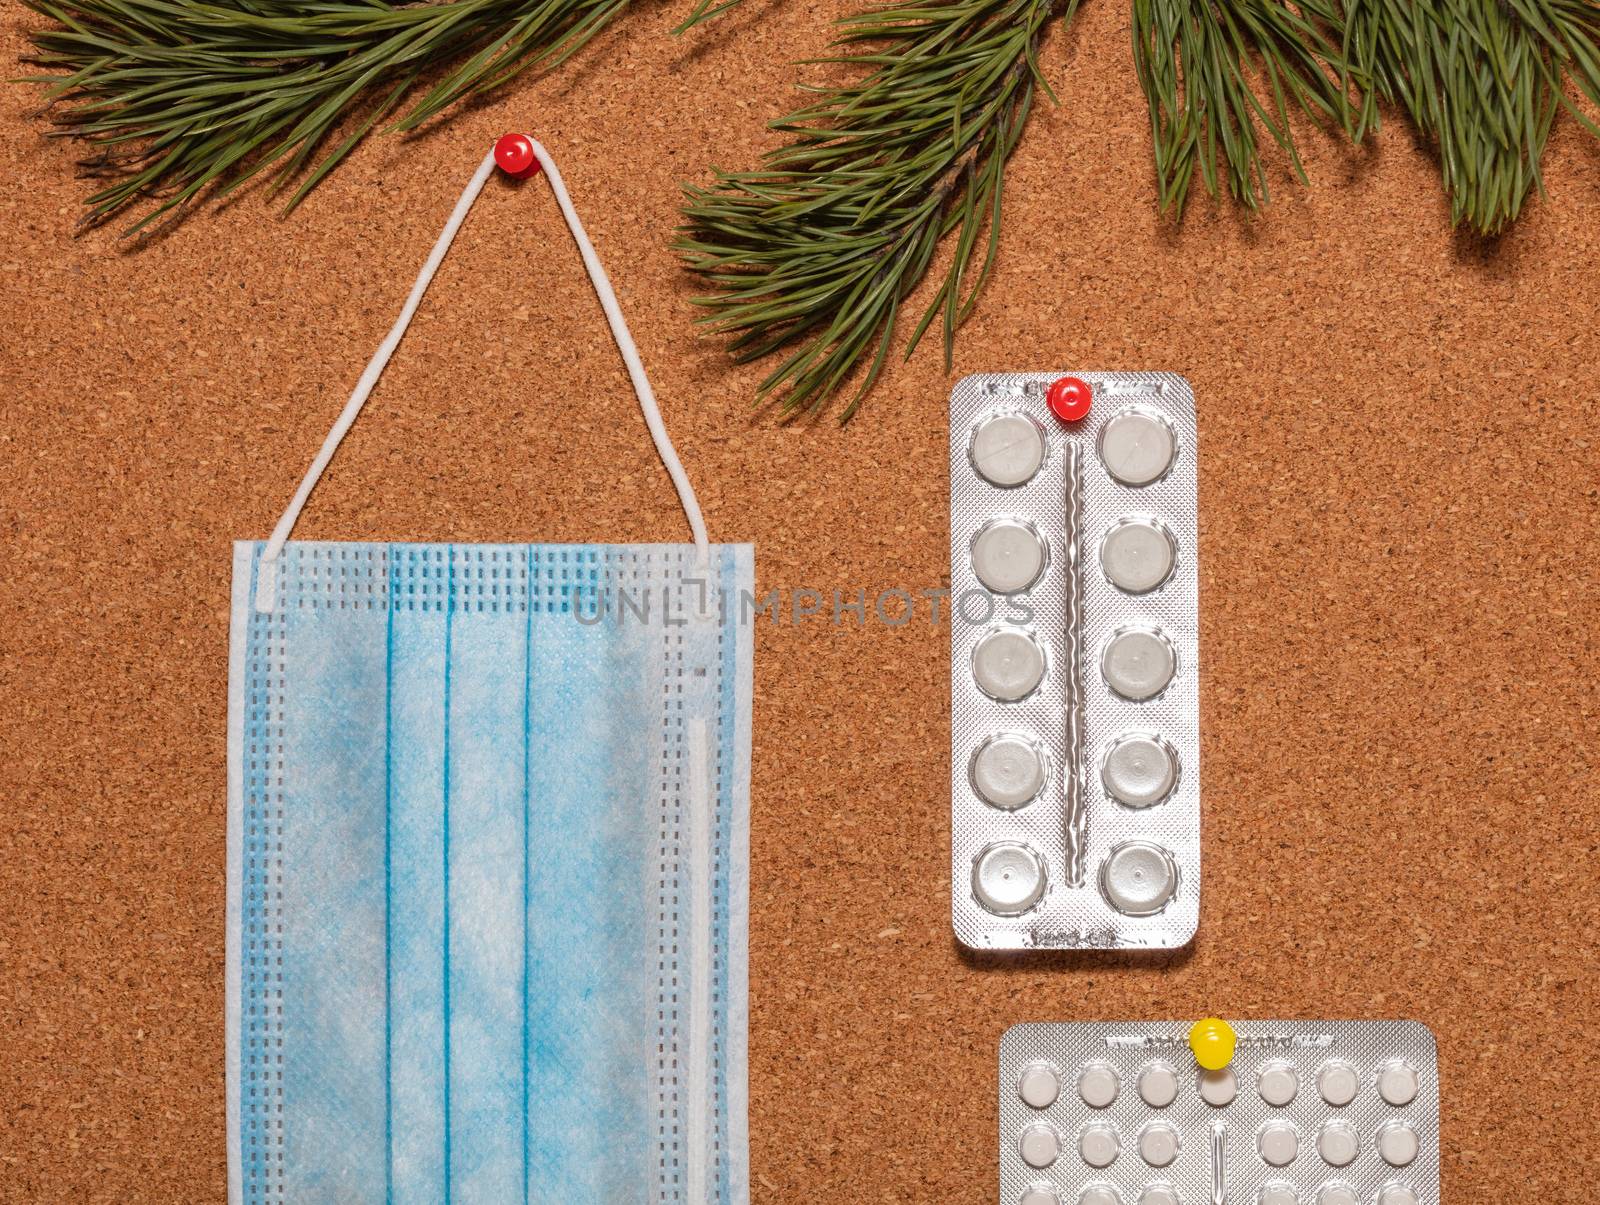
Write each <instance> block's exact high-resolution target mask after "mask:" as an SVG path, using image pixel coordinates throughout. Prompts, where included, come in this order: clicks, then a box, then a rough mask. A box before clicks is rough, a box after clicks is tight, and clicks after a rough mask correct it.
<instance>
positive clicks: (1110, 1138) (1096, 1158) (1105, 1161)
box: [1078, 1125, 1122, 1167]
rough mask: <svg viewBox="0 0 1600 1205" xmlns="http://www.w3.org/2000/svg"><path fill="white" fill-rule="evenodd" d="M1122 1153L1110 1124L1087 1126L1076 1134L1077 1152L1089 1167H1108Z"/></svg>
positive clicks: (1120, 1145)
mask: <svg viewBox="0 0 1600 1205" xmlns="http://www.w3.org/2000/svg"><path fill="white" fill-rule="evenodd" d="M1121 1153H1122V1143H1121V1142H1120V1141H1118V1139H1117V1132H1116V1131H1115V1130H1113V1129H1112V1128H1111V1127H1110V1126H1101V1125H1094V1126H1089V1127H1088V1128H1087V1129H1085V1130H1084V1131H1083V1133H1082V1134H1080V1135H1079V1136H1078V1154H1080V1155H1081V1156H1083V1161H1084V1162H1085V1163H1087V1164H1088V1165H1089V1166H1090V1167H1110V1166H1111V1165H1112V1164H1113V1163H1115V1162H1116V1161H1117V1156H1118V1155H1120V1154H1121Z"/></svg>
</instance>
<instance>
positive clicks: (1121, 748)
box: [1100, 732, 1178, 808]
mask: <svg viewBox="0 0 1600 1205" xmlns="http://www.w3.org/2000/svg"><path fill="white" fill-rule="evenodd" d="M1100 781H1101V782H1102V783H1103V784H1105V788H1106V794H1107V795H1110V796H1111V798H1113V799H1115V800H1116V801H1117V802H1118V803H1120V804H1122V805H1124V806H1125V807H1130V808H1147V807H1152V806H1154V805H1155V804H1158V803H1160V802H1161V801H1162V800H1163V799H1165V798H1166V797H1167V796H1168V795H1169V794H1170V793H1171V792H1172V788H1173V786H1174V784H1176V783H1177V781H1178V756H1177V754H1176V753H1174V752H1173V751H1172V746H1170V745H1168V744H1167V742H1166V741H1164V740H1162V739H1161V738H1160V737H1158V736H1151V735H1149V734H1148V733H1144V732H1130V733H1128V734H1126V735H1125V736H1119V737H1118V738H1117V739H1116V740H1114V741H1112V742H1111V748H1109V749H1107V750H1106V758H1105V761H1104V762H1103V763H1101V766H1100Z"/></svg>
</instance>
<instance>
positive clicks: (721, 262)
mask: <svg viewBox="0 0 1600 1205" xmlns="http://www.w3.org/2000/svg"><path fill="white" fill-rule="evenodd" d="M1075 7H1076V0H1070V3H1069V4H1068V7H1067V10H1066V15H1067V16H1068V17H1070V14H1071V12H1072V11H1073V9H1074V8H1075ZM1050 8H1051V0H948V2H947V3H939V2H938V0H920V2H919V0H913V2H911V3H907V4H903V5H898V6H895V7H891V8H885V9H878V10H874V11H870V12H867V13H862V14H858V15H856V16H853V17H849V18H846V19H845V20H844V22H843V23H842V27H843V32H842V35H841V37H840V44H841V45H843V46H847V47H851V48H857V47H865V49H861V50H858V51H857V52H856V53H850V54H841V55H839V56H835V57H832V58H829V59H825V60H823V61H824V62H829V63H844V64H849V65H852V66H857V67H860V68H862V69H864V70H865V74H864V76H862V77H861V78H860V79H858V80H857V81H856V82H854V83H852V84H849V85H847V86H845V87H842V88H838V89H835V90H829V91H824V92H823V93H822V95H821V96H820V98H819V99H818V100H816V101H815V102H814V103H812V104H811V105H808V106H806V107H805V108H802V109H800V110H799V111H798V112H795V113H792V114H790V115H789V116H787V117H784V118H781V119H779V120H778V121H776V122H774V123H773V126H772V128H774V129H776V130H779V131H781V132H782V133H784V134H787V135H789V136H790V137H791V139H792V141H791V142H790V143H789V144H788V145H786V146H784V147H781V148H779V149H778V150H776V151H773V152H771V153H770V154H768V155H767V156H766V158H765V160H764V162H763V166H762V168H761V170H759V171H755V172H745V173H739V172H720V171H719V172H718V173H717V176H716V181H715V183H714V184H713V185H712V186H711V187H709V188H696V187H689V188H687V189H686V192H687V195H688V200H687V204H686V206H685V209H684V214H685V218H686V222H685V225H684V226H683V227H682V228H681V237H680V239H679V241H678V247H679V250H680V252H681V253H682V255H683V257H684V260H685V263H686V264H687V266H688V267H689V268H690V269H691V270H692V271H694V272H696V273H699V274H700V275H701V276H702V277H703V278H704V279H706V280H707V281H709V282H710V283H711V284H712V285H713V286H714V287H715V288H716V290H717V292H715V293H713V294H712V295H710V296H707V297H702V298H698V299H697V304H699V305H701V306H702V307H704V308H705V309H706V310H707V314H706V315H705V316H704V317H703V318H702V319H701V320H700V321H701V322H702V323H704V324H706V325H708V326H710V327H711V328H712V329H713V330H716V331H718V332H721V333H724V334H727V335H729V336H731V340H730V351H731V353H732V355H733V357H734V359H735V360H736V361H737V362H739V363H745V362H748V361H752V360H757V359H760V358H762V357H764V356H767V355H770V354H773V353H775V352H780V351H781V352H785V353H787V354H786V355H785V357H784V359H783V360H782V361H781V362H780V363H779V364H778V366H777V367H776V368H775V369H774V370H773V371H772V373H771V374H770V375H769V376H768V377H767V378H766V379H765V380H764V381H763V382H762V383H761V386H760V394H761V396H762V397H777V398H780V399H781V403H780V404H781V407H782V409H783V411H784V412H785V413H792V412H795V411H799V410H811V411H814V410H816V409H818V408H819V407H821V406H822V405H823V404H824V403H825V402H826V401H827V399H828V398H829V397H830V396H831V395H832V394H833V393H834V392H835V391H836V390H837V389H838V388H839V386H840V384H841V383H842V382H843V380H844V379H845V378H846V377H847V376H848V375H849V373H850V372H851V370H852V369H853V368H855V367H856V366H857V364H858V363H860V362H861V361H862V360H864V359H865V358H866V357H867V356H868V355H869V354H870V355H871V361H870V364H869V366H868V368H867V371H866V373H865V374H864V379H863V380H862V382H861V385H860V387H859V389H858V390H857V391H856V393H855V396H854V398H853V399H852V400H851V401H850V403H849V404H848V405H847V406H846V407H845V409H844V411H843V413H842V415H841V420H840V421H845V420H847V419H849V417H850V416H851V415H852V414H854V413H855V411H856V408H857V407H858V406H859V405H860V402H861V399H862V397H863V396H864V395H865V394H866V392H867V391H868V390H869V389H870V388H871V387H872V384H873V382H874V381H876V380H877V378H878V375H879V373H880V372H881V371H882V369H883V365H884V362H885V360H886V359H887V356H888V352H889V348H890V345H891V343H892V342H893V339H894V334H895V325H896V319H897V318H898V316H899V312H900V307H901V304H902V302H903V301H904V300H905V299H906V297H907V296H908V295H909V294H910V293H911V291H912V290H913V289H914V288H915V287H916V286H917V284H918V283H919V282H920V281H921V280H922V279H923V277H924V276H925V275H926V274H927V272H928V270H929V267H930V264H931V262H932V260H933V257H934V253H935V251H936V250H937V248H938V246H939V244H940V242H941V240H943V239H944V238H945V237H946V236H948V235H952V234H953V235H955V246H954V255H953V257H952V262H951V264H950V267H949V269H948V270H947V271H946V273H945V275H944V278H943V280H942V281H941V283H940V286H939V288H938V290H937V292H936V293H935V294H934V296H933V299H932V301H931V302H930V303H929V305H928V307H927V309H926V310H925V311H924V313H923V315H922V318H921V320H920V321H919V322H918V324H917V326H916V328H915V330H914V331H913V332H912V334H911V337H910V339H909V341H908V344H907V346H906V350H905V355H906V356H907V357H909V356H910V355H911V353H912V352H913V351H914V350H915V349H916V347H917V345H918V343H919V342H920V341H921V339H922V336H923V335H924V334H925V333H926V332H927V331H928V329H929V328H930V327H931V326H932V325H933V324H934V323H935V322H938V323H939V326H940V331H941V334H942V336H943V340H944V350H945V363H946V366H947V367H948V365H949V363H950V359H951V354H952V348H953V344H954V339H955V332H956V330H957V328H958V327H960V325H961V324H962V323H963V322H964V321H965V320H966V318H967V316H968V315H969V314H970V313H971V312H972V308H973V306H974V304H975V303H976V301H977V297H978V295H979V293H980V292H981V291H982V289H983V286H984V284H985V282H986V281H987V279H988V277H989V274H990V271H991V270H992V268H993V266H994V260H995V252H996V248H997V245H998V239H999V234H1000V210H1001V197H1002V192H1003V187H1002V186H1003V183H1004V171H1005V165H1006V161H1007V160H1008V159H1009V158H1010V155H1011V152H1012V151H1013V150H1014V149H1015V148H1016V145H1017V140H1018V138H1019V137H1020V136H1021V133H1022V128H1023V125H1024V124H1025V123H1026V121H1027V117H1028V112H1029V109H1030V107H1031V105H1032V102H1033V96H1034V90H1035V88H1036V87H1041V86H1045V85H1043V82H1042V80H1041V78H1040V76H1039V69H1038V63H1037V59H1036V55H1037V51H1038V46H1039V40H1040V37H1041V36H1042V34H1043V31H1044V28H1045V24H1046V21H1047V19H1048V17H1049V15H1050ZM1045 87H1046V91H1047V92H1048V87H1047V86H1045ZM980 241H981V243H982V251H981V255H980V252H979V244H980ZM874 345H875V347H874Z"/></svg>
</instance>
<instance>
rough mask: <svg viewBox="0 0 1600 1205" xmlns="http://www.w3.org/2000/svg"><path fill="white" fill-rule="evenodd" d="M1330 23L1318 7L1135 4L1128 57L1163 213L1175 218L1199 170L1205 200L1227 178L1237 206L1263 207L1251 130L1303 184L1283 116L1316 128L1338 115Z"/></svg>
mask: <svg viewBox="0 0 1600 1205" xmlns="http://www.w3.org/2000/svg"><path fill="white" fill-rule="evenodd" d="M1337 20H1338V16H1337V14H1336V13H1335V12H1334V10H1333V9H1332V8H1330V7H1329V6H1328V4H1327V3H1326V0H1299V2H1298V3H1297V4H1296V6H1295V8H1292V9H1291V8H1289V7H1288V6H1287V5H1285V4H1283V3H1282V2H1281V0H1133V59H1134V66H1135V69H1136V70H1137V72H1138V75H1139V83H1140V85H1141V86H1142V87H1143V89H1144V94H1145V97H1146V99H1147V100H1148V101H1149V102H1150V126H1151V132H1152V134H1153V140H1154V143H1155V157H1156V180H1157V185H1158V196H1159V200H1160V206H1161V208H1162V210H1164V211H1165V210H1173V211H1176V212H1182V210H1183V207H1184V203H1185V202H1186V201H1187V200H1188V196H1189V187H1190V185H1191V184H1192V183H1193V181H1194V174H1195V169H1196V168H1197V167H1198V168H1199V171H1200V178H1201V180H1202V182H1203V183H1204V185H1205V189H1206V191H1207V192H1208V193H1210V194H1211V195H1212V196H1213V197H1215V196H1217V195H1218V194H1219V192H1220V191H1221V186H1222V176H1223V174H1224V173H1226V175H1227V184H1228V191H1229V193H1230V194H1231V195H1232V196H1233V197H1234V198H1235V199H1237V200H1239V201H1240V202H1242V203H1243V204H1245V205H1247V206H1248V207H1250V208H1251V209H1255V208H1257V207H1258V206H1260V205H1263V204H1265V203H1267V202H1268V201H1269V200H1270V199H1271V192H1270V190H1269V189H1268V187H1267V172H1266V165H1265V163H1264V161H1263V159H1262V150H1263V148H1262V144H1261V142H1260V141H1259V135H1258V130H1257V127H1258V125H1259V127H1260V128H1261V129H1264V130H1265V131H1266V133H1267V135H1268V137H1270V138H1271V140H1272V141H1273V142H1275V143H1277V145H1278V146H1279V148H1281V149H1282V150H1283V151H1284V152H1285V153H1286V154H1287V155H1288V156H1289V161H1290V163H1291V165H1292V166H1293V168H1294V172H1295V175H1296V176H1297V177H1298V178H1299V179H1300V180H1301V181H1302V182H1303V181H1304V180H1305V170H1304V168H1303V167H1302V166H1301V163H1300V156H1299V154H1298V153H1297V152H1296V151H1295V146H1294V139H1293V136H1292V134H1291V132H1290V129H1289V119H1290V109H1291V107H1293V108H1298V109H1299V110H1301V111H1302V112H1304V113H1306V114H1307V115H1309V116H1310V117H1311V118H1312V119H1313V120H1314V121H1316V122H1318V123H1325V122H1327V121H1328V120H1330V119H1332V118H1335V117H1340V116H1342V115H1343V114H1344V113H1345V111H1346V106H1345V104H1344V100H1343V96H1342V93H1341V90H1340V87H1339V85H1338V83H1337V82H1336V81H1335V77H1334V76H1333V75H1330V74H1329V70H1330V68H1332V69H1334V70H1337V69H1338V68H1340V67H1342V60H1341V57H1340V53H1339V46H1338V43H1337V42H1336V41H1335V40H1334V34H1332V33H1330V30H1332V29H1334V27H1335V26H1336V23H1337ZM1257 80H1259V81H1261V83H1263V84H1264V85H1265V88H1264V89H1258V87H1257V84H1256V81H1257ZM1258 90H1264V91H1266V92H1267V93H1268V98H1267V99H1266V100H1263V99H1262V98H1261V97H1260V96H1258V95H1257V92H1258Z"/></svg>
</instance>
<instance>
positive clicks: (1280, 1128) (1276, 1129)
mask: <svg viewBox="0 0 1600 1205" xmlns="http://www.w3.org/2000/svg"><path fill="white" fill-rule="evenodd" d="M1256 1148H1257V1149H1258V1150H1259V1151H1260V1152H1261V1158H1262V1159H1263V1160H1265V1161H1266V1162H1267V1163H1270V1164H1271V1165H1272V1166H1273V1167H1288V1166H1289V1164H1291V1163H1293V1162H1294V1160H1295V1156H1296V1155H1298V1154H1299V1153H1300V1135H1299V1134H1298V1133H1296V1132H1295V1128H1294V1127H1293V1126H1292V1125H1290V1124H1289V1123H1288V1122H1287V1121H1272V1122H1268V1123H1267V1124H1266V1125H1264V1126H1262V1127H1261V1133H1260V1134H1258V1135H1257V1136H1256Z"/></svg>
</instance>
